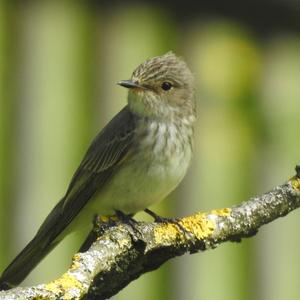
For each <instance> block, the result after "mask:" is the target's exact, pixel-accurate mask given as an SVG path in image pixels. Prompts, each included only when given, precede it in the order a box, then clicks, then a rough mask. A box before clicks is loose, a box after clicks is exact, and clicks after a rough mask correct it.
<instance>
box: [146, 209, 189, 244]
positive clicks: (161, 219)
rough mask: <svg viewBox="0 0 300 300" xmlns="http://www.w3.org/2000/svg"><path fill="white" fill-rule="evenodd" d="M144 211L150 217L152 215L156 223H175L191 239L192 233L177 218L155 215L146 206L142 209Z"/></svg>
mask: <svg viewBox="0 0 300 300" xmlns="http://www.w3.org/2000/svg"><path fill="white" fill-rule="evenodd" d="M144 212H145V213H147V214H148V215H150V216H151V217H153V219H154V222H156V223H171V224H174V225H176V226H177V227H178V228H179V229H180V231H181V232H182V233H183V234H184V236H185V237H186V238H189V239H191V238H192V235H191V233H190V232H189V231H188V230H186V229H185V228H184V227H183V226H182V225H181V224H180V223H179V221H180V220H179V219H178V218H165V217H161V216H159V215H157V214H156V213H155V212H153V211H152V210H150V209H148V208H146V209H145V210H144Z"/></svg>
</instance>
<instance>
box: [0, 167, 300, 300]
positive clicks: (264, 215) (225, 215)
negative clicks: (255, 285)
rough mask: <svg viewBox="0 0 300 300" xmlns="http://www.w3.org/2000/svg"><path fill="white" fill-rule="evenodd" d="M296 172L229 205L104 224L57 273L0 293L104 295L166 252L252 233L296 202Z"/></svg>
mask: <svg viewBox="0 0 300 300" xmlns="http://www.w3.org/2000/svg"><path fill="white" fill-rule="evenodd" d="M296 171H297V175H296V176H295V177H293V178H291V179H290V180H288V181H287V182H286V183H284V184H282V185H280V186H277V187H275V188H274V189H273V190H271V191H270V192H267V193H265V194H263V195H261V196H257V197H254V198H251V199H250V200H248V201H246V202H243V203H241V204H240V205H237V206H233V207H231V208H223V209H218V210H212V211H209V212H204V213H202V212H199V213H196V214H194V215H192V216H188V217H185V218H182V219H179V220H178V224H179V225H178V224H174V223H171V222H170V223H144V222H139V223H137V224H136V226H135V229H133V228H132V227H131V226H129V225H127V224H123V223H119V224H118V225H116V226H114V227H110V228H107V230H105V232H104V233H102V234H101V235H100V236H99V237H98V238H97V240H96V241H95V242H94V243H93V244H92V245H91V247H90V248H89V249H88V250H87V251H86V252H84V253H77V254H75V255H74V257H73V261H72V264H71V267H70V269H69V270H68V271H67V272H66V273H65V274H63V275H62V276H61V277H60V278H58V279H56V280H54V281H52V282H50V283H46V284H40V285H37V286H33V287H25V288H21V287H18V288H14V289H11V290H9V291H1V292H0V299H5V300H11V299H16V300H17V299H23V300H24V299H37V298H38V299H74V300H75V299H98V300H99V299H107V298H109V297H111V296H113V295H115V294H117V293H118V292H119V291H120V290H121V289H122V288H124V287H125V286H126V285H127V284H128V283H130V282H131V281H133V280H134V279H136V278H138V277H139V276H141V275H142V274H144V273H146V272H149V271H152V270H155V269H157V268H158V267H159V266H161V265H162V264H163V263H164V262H166V261H167V260H169V259H170V258H173V257H176V256H180V255H183V254H184V253H195V252H198V251H204V250H208V249H213V248H216V247H217V246H218V245H219V244H221V243H223V242H226V241H240V240H241V239H242V238H245V237H250V236H253V235H254V234H255V233H256V232H257V231H258V229H259V227H261V226H262V225H264V224H267V223H269V222H272V221H273V220H275V219H277V218H279V217H283V216H285V215H287V214H288V213H289V212H291V211H292V210H294V209H296V208H298V207H299V206H300V167H296Z"/></svg>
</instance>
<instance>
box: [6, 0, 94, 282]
mask: <svg viewBox="0 0 300 300" xmlns="http://www.w3.org/2000/svg"><path fill="white" fill-rule="evenodd" d="M20 17H21V18H22V20H21V22H22V23H21V28H22V41H21V45H22V46H21V48H20V56H21V57H22V66H21V68H22V75H23V77H22V87H21V92H20V101H19V103H20V107H19V116H20V118H19V120H18V122H19V126H20V127H19V145H18V149H19V152H18V155H19V170H18V171H19V173H20V182H19V185H18V186H17V187H16V188H17V189H18V209H17V211H16V215H15V219H16V220H17V222H16V227H15V231H14V232H13V233H12V236H14V237H16V247H15V251H14V253H11V255H12V256H13V255H14V254H16V252H17V251H19V250H20V249H21V248H22V247H23V246H24V245H25V243H27V242H28V241H29V239H31V238H32V237H33V235H34V234H35V232H36V230H37V229H38V226H39V225H40V224H41V222H42V221H43V220H44V218H45V217H46V216H47V214H48V213H49V212H50V210H51V209H52V207H53V206H54V205H55V204H56V202H57V201H58V200H59V199H60V198H61V197H62V196H63V194H64V193H65V190H66V188H67V184H68V182H69V180H70V178H71V176H72V173H73V172H74V170H75V168H76V167H77V165H78V163H79V157H80V156H81V155H82V153H83V148H85V147H86V145H85V144H86V142H87V140H88V137H89V128H88V127H89V122H88V115H89V114H90V111H91V110H90V103H89V101H90V99H86V96H88V94H89V92H86V89H90V87H89V84H88V83H87V79H88V78H86V76H87V74H88V67H89V66H90V58H85V57H84V56H85V55H86V54H87V52H88V49H89V48H88V47H89V46H88V45H89V43H90V37H89V30H88V28H89V23H88V22H90V21H91V18H88V17H87V16H86V11H85V10H84V9H83V8H82V7H79V6H77V5H75V4H71V2H58V1H53V2H46V1H45V2H32V3H31V4H30V5H27V6H26V8H23V10H22V11H21V13H20ZM69 245H70V240H69V244H68V245H67V244H63V245H60V246H59V249H58V251H57V250H55V251H53V252H52V253H51V255H50V257H47V259H46V260H45V261H44V262H43V263H42V264H41V265H40V266H39V267H38V268H37V269H36V271H34V272H33V274H32V275H31V276H30V278H29V280H27V281H26V282H25V284H29V283H34V282H35V283H37V282H44V281H47V280H49V279H50V278H53V277H55V276H57V275H58V274H60V273H61V272H62V271H63V270H64V269H65V268H66V266H67V265H68V264H69V263H70V257H71V253H72V252H71V251H66V249H67V248H70V246H69ZM77 247H78V246H77ZM66 253H68V254H66Z"/></svg>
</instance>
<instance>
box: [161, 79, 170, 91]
mask: <svg viewBox="0 0 300 300" xmlns="http://www.w3.org/2000/svg"><path fill="white" fill-rule="evenodd" d="M161 88H162V89H163V90H164V91H168V90H170V89H171V88H172V84H171V83H170V82H168V81H165V82H163V83H162V84H161Z"/></svg>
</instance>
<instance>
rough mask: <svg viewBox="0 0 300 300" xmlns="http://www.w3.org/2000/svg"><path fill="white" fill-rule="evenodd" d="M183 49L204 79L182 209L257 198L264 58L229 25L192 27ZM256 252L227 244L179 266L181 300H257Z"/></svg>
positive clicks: (199, 84)
mask: <svg viewBox="0 0 300 300" xmlns="http://www.w3.org/2000/svg"><path fill="white" fill-rule="evenodd" d="M183 44H184V45H186V57H188V58H189V59H190V62H191V65H192V66H193V68H194V72H195V73H196V74H197V76H198V78H197V88H198V92H197V96H198V101H197V104H198V117H199V120H198V123H197V126H196V143H195V157H194V162H193V165H192V168H191V170H190V173H189V175H188V178H187V180H186V182H185V183H186V184H185V186H184V188H183V189H182V190H181V195H180V197H181V198H182V202H181V201H180V199H179V202H178V203H179V205H181V206H180V208H179V209H180V212H181V213H185V214H187V213H192V212H194V211H198V210H207V209H212V208H217V207H226V206H230V205H232V204H236V203H238V202H239V201H242V200H244V199H247V197H249V196H250V195H251V193H250V191H251V190H252V188H253V186H252V184H253V178H252V177H253V171H254V169H255V166H254V165H253V162H254V156H255V144H256V136H255V134H256V133H255V130H254V126H253V124H254V122H255V120H253V119H252V116H251V114H250V113H249V110H251V107H254V106H255V103H254V102H255V100H256V99H255V98H254V97H253V88H254V87H255V84H256V78H257V75H258V74H257V73H258V52H257V49H256V46H255V44H254V43H253V40H252V39H251V37H249V35H248V34H247V32H244V31H243V30H240V29H239V26H238V25H237V24H229V23H226V22H207V23H205V24H204V23H203V24H202V26H197V25H196V26H195V27H192V28H191V29H190V33H189V35H188V38H187V40H186V41H184V43H183ZM252 192H253V191H252ZM251 245H252V241H243V243H242V244H238V245H237V244H233V243H227V244H225V245H222V246H221V247H220V248H219V249H216V250H214V251H211V252H209V251H208V252H204V253H200V254H195V255H192V256H186V257H185V258H184V260H181V261H180V264H179V266H178V268H179V271H178V272H177V274H179V276H178V278H177V280H178V284H177V285H176V286H178V289H175V292H176V294H175V295H174V298H176V299H192V300H193V299H195V300H196V299H215V300H217V299H222V300H224V299H230V300H234V299H236V300H240V299H243V300H246V299H251V290H252V289H253V278H252V276H253V272H254V264H253V262H251V248H252V247H251Z"/></svg>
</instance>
